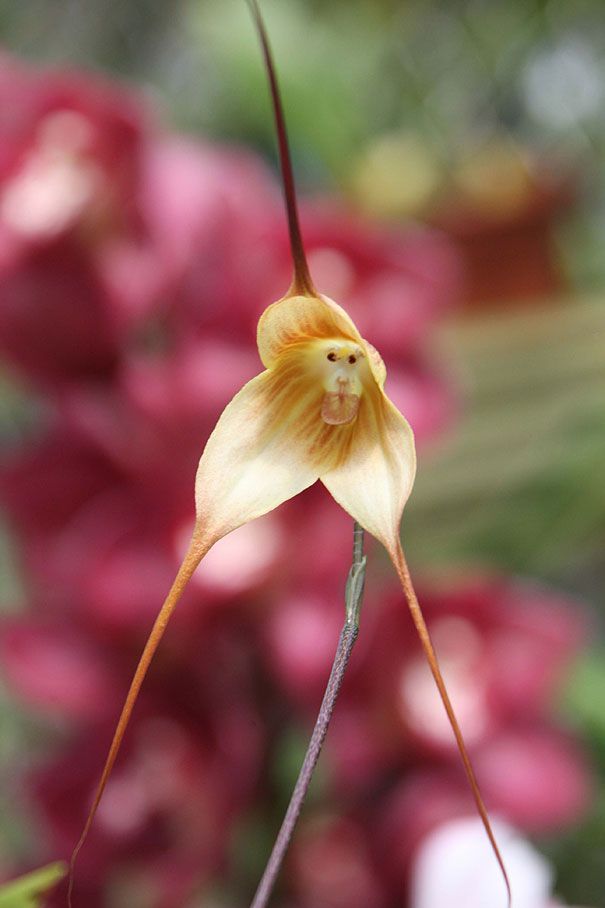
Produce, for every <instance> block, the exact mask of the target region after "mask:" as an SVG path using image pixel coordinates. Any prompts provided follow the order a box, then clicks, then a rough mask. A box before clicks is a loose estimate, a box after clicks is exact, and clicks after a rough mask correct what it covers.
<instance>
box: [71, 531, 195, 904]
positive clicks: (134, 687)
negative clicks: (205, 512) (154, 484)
mask: <svg viewBox="0 0 605 908" xmlns="http://www.w3.org/2000/svg"><path fill="white" fill-rule="evenodd" d="M209 548H210V546H209V545H208V544H206V543H204V542H203V541H202V540H201V538H200V536H199V534H197V532H196V531H194V535H193V538H192V540H191V542H190V544H189V548H188V550H187V553H186V555H185V557H184V559H183V562H182V564H181V566H180V568H179V570H178V573H177V575H176V577H175V580H174V583H173V584H172V587H171V588H170V592H169V593H168V595H167V596H166V599H165V601H164V604H163V605H162V607H161V609H160V611H159V613H158V616H157V618H156V619H155V622H154V625H153V628H152V629H151V633H150V634H149V637H148V638H147V642H146V644H145V648H144V649H143V653H142V655H141V658H140V659H139V662H138V665H137V667H136V671H135V673H134V677H133V679H132V681H131V683H130V688H129V690H128V693H127V695H126V700H125V702H124V706H123V707H122V712H121V713H120V718H119V719H118V724H117V725H116V730H115V732H114V735H113V740H112V742H111V746H110V748H109V752H108V754H107V758H106V760H105V765H104V767H103V772H102V773H101V778H100V780H99V783H98V785H97V789H96V791H95V795H94V799H93V802H92V806H91V808H90V811H89V813H88V816H87V817H86V822H85V824H84V828H83V830H82V835H81V836H80V838H79V840H78V843H77V845H76V847H75V848H74V850H73V852H72V855H71V858H70V861H69V876H68V890H67V904H68V906H69V908H71V906H72V891H73V883H74V869H75V864H76V860H77V857H78V854H79V853H80V851H81V849H82V846H83V845H84V842H85V841H86V838H87V836H88V833H89V832H90V828H91V826H92V823H93V820H94V818H95V814H96V812H97V809H98V807H99V804H100V802H101V798H102V797H103V792H104V791H105V786H106V785H107V781H108V779H109V776H110V774H111V771H112V769H113V766H114V763H115V761H116V758H117V756H118V752H119V750H120V745H121V744H122V739H123V737H124V733H125V731H126V728H127V726H128V723H129V721H130V717H131V715H132V711H133V709H134V705H135V703H136V701H137V697H138V695H139V691H140V689H141V685H142V683H143V680H144V678H145V675H146V674H147V669H148V668H149V665H150V664H151V660H152V659H153V657H154V655H155V652H156V650H157V648H158V645H159V643H160V640H161V639H162V637H163V635H164V631H165V630H166V627H167V625H168V621H169V620H170V617H171V615H172V613H173V611H174V609H175V607H176V605H177V603H178V601H179V599H180V598H181V595H182V593H183V590H184V589H185V587H186V585H187V583H188V581H189V580H190V578H191V576H192V574H193V572H194V571H195V569H196V568H197V566H198V564H199V563H200V561H201V560H202V558H203V557H204V555H205V554H206V552H207V551H208V549H209Z"/></svg>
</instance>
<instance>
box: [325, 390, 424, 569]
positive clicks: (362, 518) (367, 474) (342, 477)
mask: <svg viewBox="0 0 605 908" xmlns="http://www.w3.org/2000/svg"><path fill="white" fill-rule="evenodd" d="M415 472H416V454H415V450H414V435H413V432H412V430H411V428H410V426H409V424H408V423H407V421H406V420H405V419H404V417H403V416H402V415H401V413H400V412H399V410H398V409H397V408H396V407H395V406H394V405H393V404H392V403H391V401H390V400H389V399H388V397H386V395H385V394H384V393H383V392H382V391H381V390H380V389H379V388H377V387H376V386H374V388H366V390H365V392H364V395H363V397H362V399H361V404H360V407H359V415H358V416H357V420H356V422H355V425H354V427H353V437H352V439H351V443H350V446H349V449H348V453H347V456H346V458H344V459H343V460H342V462H341V463H340V464H338V465H337V466H336V467H335V468H334V469H332V470H330V471H328V472H325V473H324V472H322V473H321V474H320V479H321V481H322V482H323V484H324V485H325V486H326V488H327V489H328V491H329V492H330V493H331V494H332V496H333V497H334V498H335V500H336V501H337V502H338V504H340V505H341V507H343V508H344V509H345V511H347V512H348V513H349V514H350V515H351V517H353V518H354V519H355V520H357V522H358V523H360V524H361V526H362V527H364V529H366V530H367V531H368V532H369V533H371V534H372V535H373V536H375V537H376V538H377V539H379V540H380V542H382V543H383V545H384V546H385V547H386V548H387V550H389V551H392V550H393V546H394V544H395V542H396V540H398V539H399V524H400V521H401V514H402V512H403V508H404V505H405V503H406V501H407V499H408V497H409V495H410V492H411V490H412V485H413V483H414V475H415Z"/></svg>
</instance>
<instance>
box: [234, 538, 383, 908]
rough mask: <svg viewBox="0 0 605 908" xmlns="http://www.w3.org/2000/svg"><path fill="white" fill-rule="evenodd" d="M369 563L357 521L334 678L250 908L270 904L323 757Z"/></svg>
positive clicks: (329, 684) (260, 907)
mask: <svg viewBox="0 0 605 908" xmlns="http://www.w3.org/2000/svg"><path fill="white" fill-rule="evenodd" d="M365 566H366V559H365V556H364V554H363V530H362V528H361V527H360V526H359V524H357V523H355V524H354V527H353V563H352V565H351V570H350V571H349V576H348V579H347V587H346V595H345V605H346V620H345V623H344V626H343V628H342V631H341V633H340V639H339V641H338V648H337V650H336V655H335V656H334V662H333V663H332V671H331V672H330V678H329V680H328V684H327V687H326V691H325V693H324V697H323V700H322V702H321V707H320V709H319V714H318V716H317V721H316V722H315V728H314V729H313V734H312V735H311V740H310V741H309V746H308V748H307V752H306V754H305V759H304V760H303V764H302V767H301V769H300V773H299V775H298V779H297V781H296V785H295V786H294V791H293V792H292V796H291V798H290V803H289V804H288V809H287V811H286V815H285V817H284V820H283V822H282V825H281V828H280V830H279V833H278V835H277V838H276V840H275V844H274V845H273V850H272V851H271V856H270V857H269V860H268V862H267V866H266V867H265V872H264V873H263V876H262V878H261V881H260V883H259V884H258V889H257V890H256V894H255V896H254V899H253V900H252V903H251V905H250V908H266V906H267V904H268V902H269V899H270V897H271V893H272V891H273V887H274V885H275V881H276V879H277V876H278V874H279V871H280V868H281V865H282V863H283V860H284V856H285V854H286V851H287V849H288V846H289V844H290V839H291V838H292V834H293V832H294V827H295V826H296V822H297V820H298V817H299V814H300V811H301V809H302V806H303V803H304V800H305V797H306V795H307V791H308V788H309V784H310V782H311V777H312V776H313V771H314V769H315V766H316V764H317V761H318V759H319V754H320V752H321V748H322V745H323V742H324V739H325V737H326V734H327V731H328V726H329V724H330V719H331V718H332V713H333V711H334V705H335V703H336V698H337V696H338V691H339V690H340V686H341V684H342V680H343V678H344V674H345V671H346V668H347V665H348V664H349V659H350V656H351V653H352V651H353V646H354V645H355V641H356V640H357V634H358V633H359V611H360V608H361V601H362V598H363V587H364V581H365Z"/></svg>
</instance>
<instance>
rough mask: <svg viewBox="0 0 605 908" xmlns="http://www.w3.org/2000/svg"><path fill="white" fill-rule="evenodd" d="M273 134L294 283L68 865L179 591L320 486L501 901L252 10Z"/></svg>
mask: <svg viewBox="0 0 605 908" xmlns="http://www.w3.org/2000/svg"><path fill="white" fill-rule="evenodd" d="M249 5H250V7H251V11H252V14H253V17H254V20H255V24H256V26H257V30H258V33H259V37H260V41H261V46H262V50H263V55H264V59H265V65H266V70H267V74H268V78H269V86H270V91H271V99H272V105H273V114H274V117H275V124H276V129H277V137H278V142H279V151H280V164H281V170H282V177H283V185H284V195H285V202H286V212H287V217H288V226H289V233H290V245H291V250H292V258H293V264H294V278H293V282H292V285H291V287H290V289H289V291H288V293H287V294H286V295H285V296H284V297H283V298H282V299H281V300H279V301H278V302H276V303H273V304H272V305H270V306H269V307H268V308H267V309H266V310H265V311H264V312H263V314H262V315H261V317H260V320H259V323H258V330H257V345H258V352H259V355H260V359H261V361H262V363H263V365H264V366H265V371H263V372H261V373H260V374H259V375H257V376H256V377H255V378H253V379H252V380H251V381H249V382H248V383H247V384H246V385H244V387H243V388H242V389H241V390H240V391H239V392H238V393H237V394H236V395H235V397H234V398H233V400H232V401H231V402H230V403H229V404H228V405H227V407H226V408H225V410H224V411H223V413H222V415H221V417H220V419H219V420H218V423H217V425H216V427H215V429H214V431H213V432H212V434H211V435H210V438H209V439H208V441H207V443H206V447H205V449H204V452H203V454H202V457H201V460H200V463H199V467H198V471H197V476H196V480H195V503H196V520H195V526H194V530H193V535H192V539H191V542H190V544H189V548H188V550H187V552H186V554H185V557H184V559H183V562H182V564H181V567H180V569H179V571H178V574H177V576H176V578H175V580H174V583H173V585H172V588H171V589H170V591H169V593H168V596H167V597H166V600H165V602H164V604H163V606H162V608H161V609H160V612H159V614H158V617H157V618H156V621H155V623H154V626H153V628H152V630H151V633H150V635H149V638H148V640H147V643H146V645H145V648H144V650H143V654H142V656H141V658H140V660H139V664H138V666H137V668H136V671H135V675H134V678H133V680H132V683H131V686H130V689H129V691H128V694H127V697H126V701H125V704H124V707H123V709H122V713H121V715H120V718H119V720H118V724H117V727H116V731H115V733H114V738H113V741H112V743H111V747H110V750H109V753H108V756H107V759H106V762H105V766H104V768H103V772H102V775H101V779H100V782H99V785H98V787H97V791H96V794H95V797H94V800H93V805H92V807H91V809H90V812H89V814H88V818H87V820H86V824H85V827H84V830H83V832H82V835H81V837H80V840H79V842H78V844H77V846H76V848H75V850H74V852H73V854H72V859H71V865H70V895H71V884H72V882H73V867H74V862H75V859H76V857H77V855H78V852H79V851H80V848H81V847H82V845H83V843H84V840H85V839H86V836H87V834H88V831H89V829H90V827H91V825H92V821H93V819H94V816H95V813H96V810H97V807H98V805H99V803H100V800H101V797H102V795H103V791H104V789H105V786H106V784H107V780H108V778H109V775H110V773H111V770H112V768H113V765H114V763H115V760H116V757H117V754H118V751H119V748H120V744H121V741H122V738H123V736H124V732H125V730H126V727H127V725H128V722H129V719H130V716H131V713H132V710H133V707H134V704H135V702H136V699H137V696H138V693H139V690H140V688H141V684H142V682H143V679H144V677H145V675H146V673H147V669H148V668H149V665H150V663H151V660H152V658H153V656H154V654H155V651H156V649H157V647H158V645H159V642H160V640H161V638H162V636H163V633H164V631H165V629H166V626H167V624H168V621H169V619H170V617H171V615H172V612H173V611H174V608H175V606H176V604H177V602H178V600H179V599H180V596H181V594H182V592H183V589H184V587H185V586H186V584H187V582H188V581H189V579H190V578H191V576H192V574H193V572H194V571H195V570H196V568H197V567H198V565H199V564H200V562H201V560H202V559H203V557H204V555H205V554H206V553H207V552H208V551H209V549H210V548H211V547H212V546H213V545H214V544H215V543H216V542H218V540H219V539H222V538H223V537H224V536H226V535H227V534H228V533H230V532H231V531H232V530H235V529H236V528H237V527H239V526H242V525H243V524H245V523H248V522H249V521H251V520H254V519H255V518H257V517H260V516H262V515H263V514H266V513H267V512H269V511H271V510H273V509H274V508H276V507H277V506H278V505H280V504H282V503H283V502H284V501H287V500H288V499H290V498H292V497H294V496H295V495H297V494H298V493H299V492H301V491H302V490H303V489H306V488H308V487H309V486H310V485H312V484H313V483H315V482H316V481H317V480H318V479H319V480H321V482H322V483H323V484H324V485H325V487H326V488H327V489H328V491H329V492H330V493H331V494H332V496H333V498H334V499H335V500H336V501H337V502H338V504H340V505H341V507H343V508H344V510H345V511H347V512H348V513H349V514H350V515H351V517H353V519H354V520H355V521H357V522H358V523H359V524H360V525H361V526H362V527H363V528H364V529H365V530H367V531H368V532H369V533H371V534H372V535H373V536H374V537H375V538H376V539H378V540H379V541H380V542H381V543H382V544H383V545H384V546H385V548H386V550H387V552H388V554H389V556H390V558H391V560H392V562H393V564H394V566H395V569H396V571H397V574H398V576H399V579H400V582H401V585H402V588H403V592H404V594H405V597H406V600H407V603H408V606H409V609H410V612H411V616H412V619H413V621H414V624H415V626H416V629H417V631H418V634H419V636H420V640H421V643H422V646H423V648H424V652H425V654H426V657H427V660H428V662H429V665H430V668H431V671H432V673H433V677H434V679H435V682H436V684H437V688H438V690H439V694H440V696H441V699H442V701H443V705H444V707H445V710H446V712H447V716H448V718H449V721H450V724H451V726H452V730H453V732H454V735H455V738H456V742H457V744H458V748H459V751H460V755H461V758H462V761H463V764H464V768H465V771H466V774H467V777H468V779H469V783H470V786H471V789H472V792H473V796H474V799H475V803H476V806H477V810H478V812H479V815H480V817H481V820H482V822H483V826H484V828H485V830H486V833H487V835H488V838H489V841H490V843H491V846H492V849H493V851H494V854H495V856H496V859H497V861H498V863H499V865H500V868H501V871H502V874H503V877H504V880H505V883H506V888H507V892H508V903H509V905H510V887H509V883H508V878H507V875H506V870H505V867H504V863H503V860H502V857H501V855H500V852H499V850H498V846H497V844H496V840H495V838H494V834H493V832H492V828H491V825H490V821H489V817H488V814H487V810H486V808H485V805H484V803H483V799H482V797H481V794H480V791H479V787H478V785H477V782H476V779H475V774H474V771H473V768H472V765H471V762H470V758H469V756H468V753H467V750H466V745H465V743H464V739H463V737H462V732H461V730H460V727H459V725H458V721H457V719H456V716H455V713H454V709H453V707H452V705H451V702H450V699H449V696H448V693H447V689H446V686H445V682H444V680H443V677H442V675H441V671H440V669H439V665H438V662H437V657H436V655H435V651H434V649H433V645H432V643H431V640H430V637H429V633H428V630H427V627H426V624H425V621H424V618H423V615H422V611H421V609H420V605H419V603H418V600H417V598H416V594H415V592H414V588H413V585H412V581H411V578H410V574H409V570H408V567H407V564H406V560H405V556H404V554H403V550H402V547H401V542H400V536H399V530H400V523H401V517H402V513H403V508H404V506H405V503H406V501H407V499H408V497H409V495H410V492H411V490H412V485H413V482H414V476H415V471H416V455H415V448H414V436H413V433H412V430H411V428H410V426H409V424H408V423H407V421H406V419H405V418H404V417H403V416H402V414H401V413H400V412H399V411H398V410H397V408H396V407H395V406H394V404H393V403H391V401H390V400H389V398H388V397H387V395H386V393H385V390H384V383H385V379H386V369H385V366H384V363H383V361H382V359H381V357H380V355H379V353H378V352H377V351H376V350H375V348H374V347H373V346H372V345H371V344H370V343H369V342H368V341H366V340H364V338H362V337H361V335H360V333H359V331H358V330H357V328H356V326H355V324H354V323H353V321H352V320H351V318H350V317H349V316H348V315H347V313H346V312H345V310H344V309H343V308H342V307H341V306H339V305H338V304H337V303H335V302H333V301H332V300H330V299H328V297H325V296H323V295H321V294H319V293H318V292H317V290H316V289H315V287H314V285H313V282H312V280H311V276H310V274H309V270H308V266H307V261H306V256H305V251H304V246H303V242H302V237H301V234H300V228H299V222H298V212H297V205H296V194H295V189H294V178H293V174H292V166H291V161H290V154H289V148H288V140H287V134H286V128H285V122H284V117H283V111H282V106H281V100H280V96H279V90H278V85H277V79H276V75H275V71H274V67H273V61H272V57H271V51H270V48H269V43H268V39H267V35H266V32H265V28H264V24H263V22H262V19H261V17H260V11H259V9H258V6H257V2H256V0H249Z"/></svg>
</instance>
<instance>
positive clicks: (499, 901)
mask: <svg viewBox="0 0 605 908" xmlns="http://www.w3.org/2000/svg"><path fill="white" fill-rule="evenodd" d="M493 828H494V833H495V835H496V837H497V839H498V844H499V846H500V851H501V852H502V857H503V858H504V862H505V864H506V869H507V870H508V875H509V878H510V883H511V889H512V893H513V904H514V906H515V908H554V905H553V902H552V897H551V892H552V882H553V871H552V868H551V867H550V865H549V863H548V862H547V860H546V859H545V858H544V857H543V856H542V855H541V854H539V853H538V852H537V851H536V849H535V848H534V847H533V845H531V844H530V843H529V842H528V841H526V840H525V839H523V838H522V837H521V836H520V835H519V833H517V832H516V831H515V830H514V829H512V828H511V827H510V826H508V825H506V824H505V823H502V822H498V821H496V822H494V823H493ZM411 906H412V908H505V906H506V890H505V888H504V885H503V883H502V875H501V873H500V870H499V868H498V864H497V863H496V861H495V860H494V856H493V854H492V853H491V849H490V847H489V842H488V841H487V839H486V837H485V830H484V829H483V826H482V824H481V821H480V820H479V819H475V818H474V817H464V818H462V819H457V820H452V821H450V822H448V823H444V824H443V825H442V826H439V827H438V828H437V829H436V830H435V831H434V832H432V833H431V834H430V835H429V836H427V838H426V839H425V840H424V842H423V844H422V845H421V847H420V850H419V852H418V854H417V857H416V860H415V863H414V867H413V871H412V881H411Z"/></svg>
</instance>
